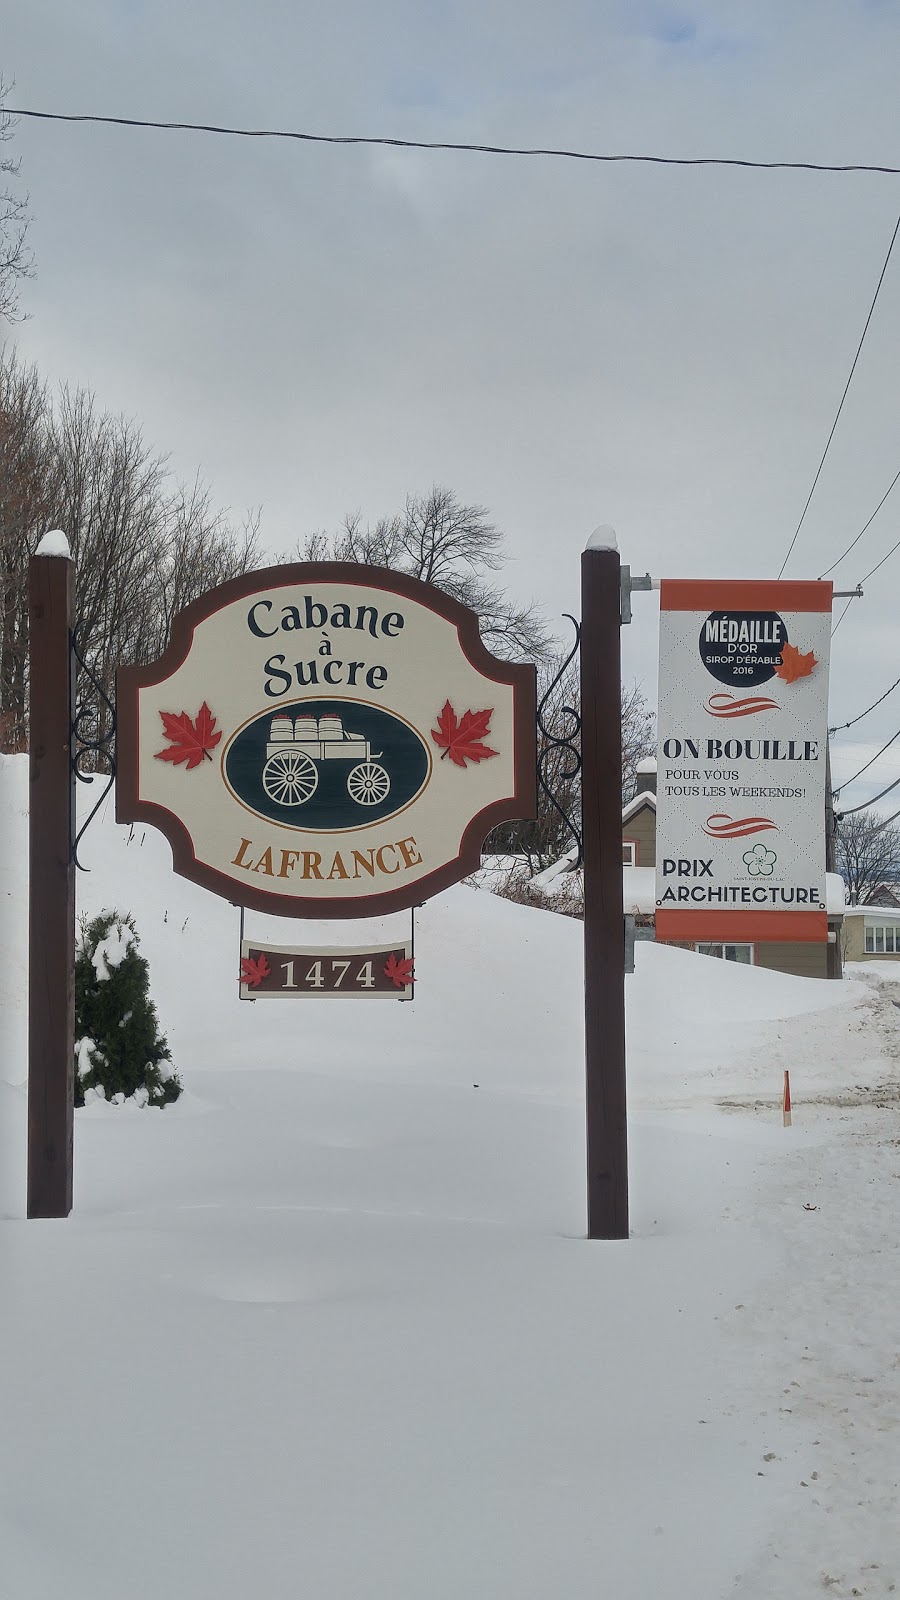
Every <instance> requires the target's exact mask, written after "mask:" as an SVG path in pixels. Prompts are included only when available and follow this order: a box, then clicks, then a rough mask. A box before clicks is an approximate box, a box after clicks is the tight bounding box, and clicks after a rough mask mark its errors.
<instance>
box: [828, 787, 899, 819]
mask: <svg viewBox="0 0 900 1600" xmlns="http://www.w3.org/2000/svg"><path fill="white" fill-rule="evenodd" d="M898 783H900V778H895V779H894V781H893V783H889V784H888V786H887V788H886V789H882V791H881V793H880V794H873V796H872V798H871V800H864V801H863V804H862V805H861V806H850V807H848V809H847V810H846V811H842V812H841V817H853V816H855V815H856V813H857V811H867V810H868V808H869V806H874V804H875V802H876V800H883V799H884V797H885V795H886V794H890V792H891V790H892V789H896V787H897V785H898ZM838 821H840V818H838Z"/></svg>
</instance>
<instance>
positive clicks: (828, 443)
mask: <svg viewBox="0 0 900 1600" xmlns="http://www.w3.org/2000/svg"><path fill="white" fill-rule="evenodd" d="M898 232H900V216H898V218H897V221H896V222H895V224H894V231H893V233H892V234H891V242H890V244H889V245H888V248H887V255H886V256H885V258H884V262H883V265H882V268H881V272H880V273H879V276H878V282H877V284H876V285H875V293H874V295H873V296H872V304H871V305H870V307H869V315H868V316H867V317H866V321H865V326H864V328H863V331H862V334H861V336H860V340H859V344H858V345H857V347H856V355H855V356H854V357H853V363H852V365H851V367H850V372H849V375H848V378H847V382H846V383H845V384H844V392H843V394H842V395H841V399H840V404H839V405H838V408H837V411H836V412H835V416H834V421H833V422H832V424H831V430H830V432H829V434H828V438H827V439H826V441H825V449H824V450H823V451H822V459H821V461H820V462H819V465H818V467H817V468H816V475H815V477H814V478H813V481H812V488H811V489H810V491H809V494H808V495H807V496H806V504H805V506H804V507H803V510H802V511H801V513H800V521H799V522H798V523H797V526H796V528H795V529H794V537H793V538H792V540H791V542H790V544H789V545H788V547H787V555H786V556H785V558H784V560H783V561H782V563H781V566H780V568H779V570H778V576H779V578H780V577H781V574H782V573H783V571H784V569H785V567H786V566H787V564H788V562H789V561H790V559H791V551H792V550H793V548H794V545H795V544H796V543H797V539H798V536H799V533H800V529H801V528H802V527H803V524H804V522H805V521H806V513H807V511H808V510H809V507H810V502H811V501H812V497H813V495H814V494H815V492H816V484H817V483H818V481H819V479H820V477H821V476H822V468H823V467H824V465H825V458H826V456H827V455H828V452H829V450H830V448H831V441H832V439H833V438H834V435H835V429H836V428H837V425H838V423H839V421H840V419H841V412H842V411H843V409H844V401H845V400H846V398H847V394H848V391H849V389H850V385H851V383H852V382H853V374H854V372H855V371H856V363H857V362H858V360H859V358H860V355H861V354H862V347H863V345H864V344H865V342H866V334H867V333H868V331H869V324H870V322H871V321H872V316H873V314H874V311H875V306H876V305H877V303H878V296H879V294H880V293H881V285H882V284H883V283H884V275H885V273H886V272H887V269H888V262H889V261H890V259H891V253H892V251H893V248H894V241H895V240H896V238H897V234H898ZM835 565H837V563H835ZM830 570H831V569H830V568H829V571H830ZM844 609H845V610H846V607H845V608H844ZM838 620H840V619H838Z"/></svg>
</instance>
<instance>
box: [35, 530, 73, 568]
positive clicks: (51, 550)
mask: <svg viewBox="0 0 900 1600" xmlns="http://www.w3.org/2000/svg"><path fill="white" fill-rule="evenodd" d="M34 553H35V555H36V556H62V557H63V558H64V559H65V560H66V561H70V560H71V558H72V552H71V550H70V549H69V541H68V539H67V538H66V536H65V534H64V533H63V532H62V530H61V529H60V528H54V529H53V531H52V532H51V533H45V534H44V537H43V539H42V540H41V542H40V544H39V545H38V547H37V549H36V550H35V552H34Z"/></svg>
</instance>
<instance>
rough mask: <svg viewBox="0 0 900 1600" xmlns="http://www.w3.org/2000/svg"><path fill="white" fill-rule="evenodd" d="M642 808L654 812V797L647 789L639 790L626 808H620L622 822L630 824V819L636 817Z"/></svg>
mask: <svg viewBox="0 0 900 1600" xmlns="http://www.w3.org/2000/svg"><path fill="white" fill-rule="evenodd" d="M642 806H649V807H650V809H651V811H655V810H656V795H655V794H652V793H651V791H650V790H649V789H641V790H640V791H639V792H638V793H637V794H636V795H635V797H634V799H633V800H629V802H628V804H627V806H623V807H622V821H623V822H630V820H631V818H632V817H633V816H636V815H637V813H638V812H639V811H640V809H641V807H642Z"/></svg>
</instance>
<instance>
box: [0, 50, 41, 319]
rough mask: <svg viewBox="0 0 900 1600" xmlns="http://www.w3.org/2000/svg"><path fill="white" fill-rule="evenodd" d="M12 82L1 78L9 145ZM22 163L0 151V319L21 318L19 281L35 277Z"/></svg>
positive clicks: (0, 123)
mask: <svg viewBox="0 0 900 1600" xmlns="http://www.w3.org/2000/svg"><path fill="white" fill-rule="evenodd" d="M9 90H10V85H9V84H7V83H4V81H3V79H2V77H0V145H4V144H7V143H8V142H9V140H10V139H11V138H12V136H13V132H14V130H15V126H16V124H15V120H14V118H13V117H11V116H10V114H9V112H8V111H6V110H5V109H4V105H5V102H6V99H7V96H8V94H9ZM19 165H20V164H19V162H18V161H13V160H12V158H11V157H10V156H7V155H2V154H0V319H3V318H5V319H6V321H7V322H15V321H17V320H18V318H19V315H20V313H19V295H18V290H19V284H20V282H21V280H22V279H23V278H30V277H32V276H33V272H34V267H33V262H32V257H31V252H30V250H29V249H28V245H27V243H26V235H27V233H28V221H29V218H28V196H27V194H26V195H22V194H17V193H16V190H15V188H14V187H13V185H14V180H15V179H16V178H18V176H19Z"/></svg>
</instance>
